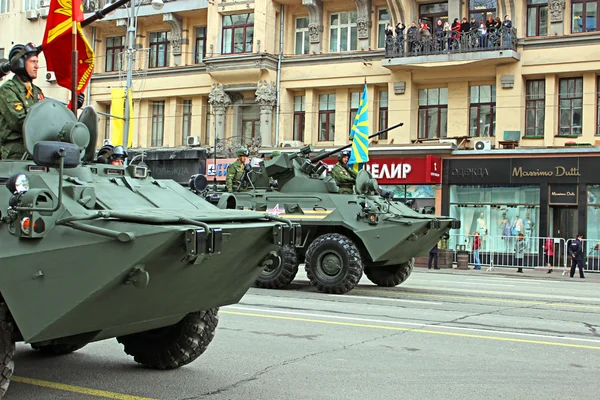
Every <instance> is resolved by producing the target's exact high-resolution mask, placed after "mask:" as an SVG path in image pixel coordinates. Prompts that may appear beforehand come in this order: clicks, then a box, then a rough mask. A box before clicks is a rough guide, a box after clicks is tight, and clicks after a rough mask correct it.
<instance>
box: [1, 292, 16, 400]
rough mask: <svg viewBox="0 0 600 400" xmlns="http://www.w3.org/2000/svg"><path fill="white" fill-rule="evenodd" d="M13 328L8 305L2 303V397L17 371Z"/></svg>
mask: <svg viewBox="0 0 600 400" xmlns="http://www.w3.org/2000/svg"><path fill="white" fill-rule="evenodd" d="M13 329H14V323H13V321H12V317H11V316H10V311H9V310H8V307H7V306H6V304H4V303H0V360H1V364H0V399H1V398H2V397H3V396H4V395H5V394H6V391H7V390H8V385H10V378H11V376H12V374H13V372H14V371H15V363H14V361H13V357H14V355H15V342H13V340H12V333H13Z"/></svg>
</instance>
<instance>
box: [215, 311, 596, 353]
mask: <svg viewBox="0 0 600 400" xmlns="http://www.w3.org/2000/svg"><path fill="white" fill-rule="evenodd" d="M219 312H220V313H224V314H232V315H241V316H246V317H258V318H270V319H278V320H287V321H299V322H312V323H316V324H326V325H338V326H353V327H357V328H368V329H381V330H388V331H400V332H406V331H411V332H416V333H427V334H431V335H446V336H456V337H464V338H473V339H487V340H497V341H504V342H514V343H528V344H538V345H546V346H558V347H572V348H577V349H593V350H600V346H589V345H584V344H572V343H560V342H546V341H541V340H531V339H516V338H508V337H500V336H486V335H475V334H471V333H456V332H441V331H432V330H428V329H412V328H399V327H396V326H385V325H370V324H358V323H353V322H340V321H327V320H323V319H310V318H297V317H284V316H280V315H268V314H254V313H245V312H238V311H224V310H220V311H219Z"/></svg>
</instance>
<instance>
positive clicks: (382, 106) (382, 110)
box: [378, 90, 388, 140]
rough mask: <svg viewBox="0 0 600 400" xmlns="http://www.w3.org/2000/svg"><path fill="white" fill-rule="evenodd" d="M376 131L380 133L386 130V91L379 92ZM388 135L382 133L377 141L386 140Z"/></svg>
mask: <svg viewBox="0 0 600 400" xmlns="http://www.w3.org/2000/svg"><path fill="white" fill-rule="evenodd" d="M378 122H379V124H378V130H380V131H382V130H384V129H387V128H388V92H387V90H381V91H380V92H379V119H378ZM387 138H388V133H387V132H385V133H382V134H381V135H379V139H381V140H387Z"/></svg>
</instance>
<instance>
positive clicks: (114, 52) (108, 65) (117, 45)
mask: <svg viewBox="0 0 600 400" xmlns="http://www.w3.org/2000/svg"><path fill="white" fill-rule="evenodd" d="M124 39H125V38H123V37H122V36H115V37H109V38H106V60H105V62H104V71H105V72H112V71H118V70H120V69H121V62H122V61H121V60H122V56H121V54H123V50H124V43H123V42H124Z"/></svg>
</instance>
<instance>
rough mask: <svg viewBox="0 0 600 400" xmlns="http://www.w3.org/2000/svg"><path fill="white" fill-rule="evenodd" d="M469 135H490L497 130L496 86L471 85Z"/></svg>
mask: <svg viewBox="0 0 600 400" xmlns="http://www.w3.org/2000/svg"><path fill="white" fill-rule="evenodd" d="M469 113H470V117H469V135H470V136H471V137H490V136H494V133H495V131H496V86H494V85H485V86H471V107H470V111H469Z"/></svg>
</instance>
